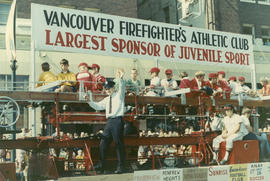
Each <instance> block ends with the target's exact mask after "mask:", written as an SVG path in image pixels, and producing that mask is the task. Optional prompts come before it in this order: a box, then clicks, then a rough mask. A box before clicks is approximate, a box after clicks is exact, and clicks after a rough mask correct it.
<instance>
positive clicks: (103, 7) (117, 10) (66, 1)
mask: <svg viewBox="0 0 270 181" xmlns="http://www.w3.org/2000/svg"><path fill="white" fill-rule="evenodd" d="M31 2H32V3H37V4H45V5H51V6H62V7H63V6H66V7H72V8H74V9H79V10H85V8H97V9H100V12H102V13H106V14H112V15H118V16H125V17H133V18H136V17H137V0H46V1H45V0H20V1H17V14H18V15H17V16H18V17H19V18H30V17H31V14H30V11H31Z"/></svg>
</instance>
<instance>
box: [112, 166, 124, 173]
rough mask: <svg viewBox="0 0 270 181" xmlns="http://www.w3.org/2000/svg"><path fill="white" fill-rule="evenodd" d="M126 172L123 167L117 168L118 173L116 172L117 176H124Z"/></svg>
mask: <svg viewBox="0 0 270 181" xmlns="http://www.w3.org/2000/svg"><path fill="white" fill-rule="evenodd" d="M124 172H125V171H124V168H122V167H117V169H116V171H115V172H114V173H115V174H122V173H124Z"/></svg>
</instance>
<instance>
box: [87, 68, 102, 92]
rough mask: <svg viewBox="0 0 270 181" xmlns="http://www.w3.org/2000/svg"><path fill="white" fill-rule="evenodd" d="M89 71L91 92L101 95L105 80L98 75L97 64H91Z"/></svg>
mask: <svg viewBox="0 0 270 181" xmlns="http://www.w3.org/2000/svg"><path fill="white" fill-rule="evenodd" d="M90 69H91V70H92V77H91V80H92V85H91V89H92V92H93V93H96V94H101V93H102V92H103V84H104V83H105V82H106V79H105V77H104V76H102V75H101V74H100V73H99V71H100V66H99V65H98V64H92V66H91V67H90Z"/></svg>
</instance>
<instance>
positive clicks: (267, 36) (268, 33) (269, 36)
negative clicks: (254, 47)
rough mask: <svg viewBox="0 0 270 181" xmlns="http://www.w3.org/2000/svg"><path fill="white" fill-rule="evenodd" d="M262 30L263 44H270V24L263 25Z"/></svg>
mask: <svg viewBox="0 0 270 181" xmlns="http://www.w3.org/2000/svg"><path fill="white" fill-rule="evenodd" d="M261 32H262V40H263V45H267V46H270V26H262V27H261Z"/></svg>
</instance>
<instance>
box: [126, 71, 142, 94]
mask: <svg viewBox="0 0 270 181" xmlns="http://www.w3.org/2000/svg"><path fill="white" fill-rule="evenodd" d="M137 77H138V71H137V69H135V68H134V69H132V70H131V79H129V80H128V81H127V83H126V86H127V90H128V91H129V92H132V93H133V92H134V93H136V95H139V94H140V92H141V86H142V83H141V81H140V80H138V79H137Z"/></svg>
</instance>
